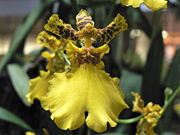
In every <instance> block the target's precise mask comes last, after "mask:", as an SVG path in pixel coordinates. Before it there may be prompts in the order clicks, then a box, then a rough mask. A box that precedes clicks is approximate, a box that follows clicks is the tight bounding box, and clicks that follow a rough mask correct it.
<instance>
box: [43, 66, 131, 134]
mask: <svg viewBox="0 0 180 135" xmlns="http://www.w3.org/2000/svg"><path fill="white" fill-rule="evenodd" d="M50 84H51V87H50V91H49V92H48V94H47V96H46V97H44V98H43V100H42V102H41V103H42V106H43V107H44V108H46V109H47V110H50V112H51V118H52V119H53V120H54V121H55V123H56V124H57V126H58V127H59V128H61V129H64V130H66V129H70V130H74V129H77V128H79V127H81V126H82V125H83V123H84V122H85V121H86V124H87V125H88V127H89V128H91V129H93V130H94V131H96V132H99V133H100V132H104V131H105V130H106V129H107V123H109V124H110V126H111V127H115V126H116V125H117V124H116V121H117V120H118V116H119V113H120V112H121V111H122V110H123V109H124V108H127V107H128V106H127V104H126V103H125V102H124V100H123V95H122V92H121V90H120V89H119V87H118V85H117V80H116V79H115V80H113V79H112V78H111V77H110V76H109V74H107V73H105V72H104V71H103V70H100V69H98V68H97V67H96V66H94V65H92V64H83V65H81V66H80V67H79V68H78V69H77V70H76V71H75V72H74V73H72V74H71V75H70V76H67V75H66V73H57V74H55V78H54V79H52V80H51V81H50ZM85 112H87V113H88V115H87V118H85Z"/></svg>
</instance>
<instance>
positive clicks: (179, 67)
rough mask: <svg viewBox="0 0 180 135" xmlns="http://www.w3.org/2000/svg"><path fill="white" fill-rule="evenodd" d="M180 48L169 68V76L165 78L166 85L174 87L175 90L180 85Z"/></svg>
mask: <svg viewBox="0 0 180 135" xmlns="http://www.w3.org/2000/svg"><path fill="white" fill-rule="evenodd" d="M179 60H180V49H178V50H177V51H176V55H175V56H174V58H173V61H172V64H171V66H170V68H169V71H168V73H167V76H166V78H165V85H166V86H167V87H170V88H172V89H173V90H175V89H177V87H178V86H179V85H180V81H179V80H180V62H179Z"/></svg>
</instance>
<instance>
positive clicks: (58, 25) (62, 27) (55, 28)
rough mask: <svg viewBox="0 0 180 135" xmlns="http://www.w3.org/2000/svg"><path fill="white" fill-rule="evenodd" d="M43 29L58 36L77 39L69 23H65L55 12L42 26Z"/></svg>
mask: <svg viewBox="0 0 180 135" xmlns="http://www.w3.org/2000/svg"><path fill="white" fill-rule="evenodd" d="M44 28H45V30H47V31H49V32H52V33H54V34H56V35H58V36H60V37H63V38H65V39H71V40H78V38H77V36H76V31H75V30H74V29H73V28H72V26H71V25H70V24H65V23H63V21H62V20H61V19H59V16H58V15H57V14H53V15H52V16H51V17H50V18H49V20H48V23H47V24H46V25H45V26H44Z"/></svg>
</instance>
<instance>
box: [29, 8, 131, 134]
mask: <svg viewBox="0 0 180 135" xmlns="http://www.w3.org/2000/svg"><path fill="white" fill-rule="evenodd" d="M76 20H77V21H76V23H77V28H78V30H77V31H76V30H74V29H73V28H72V27H71V25H70V24H65V23H63V21H62V20H60V19H59V17H58V15H56V14H54V15H52V16H51V17H50V19H49V21H48V24H46V25H45V29H46V30H47V31H49V32H50V33H53V34H55V35H56V36H59V37H60V38H64V39H66V40H67V41H68V42H67V43H66V45H65V48H64V50H63V51H62V52H65V53H66V55H67V58H68V60H69V61H70V63H71V69H70V70H68V71H64V72H59V71H58V68H60V67H59V65H60V64H59V63H58V62H57V61H56V60H58V59H57V58H56V57H55V55H56V53H55V52H57V51H58V49H57V48H56V47H57V46H58V45H59V41H56V38H54V37H52V36H50V35H48V34H47V33H43V34H40V36H39V38H38V39H39V40H38V42H39V43H40V44H41V45H43V46H45V47H47V48H49V49H50V50H51V51H52V53H48V52H45V53H43V56H44V57H46V58H47V59H48V65H47V69H48V72H47V73H49V72H50V74H49V75H48V74H47V76H45V74H44V75H42V76H40V77H39V78H37V79H36V80H37V81H34V83H33V84H32V87H31V90H30V93H29V96H28V97H29V101H31V102H32V101H33V99H34V98H38V99H39V100H40V102H41V105H42V107H43V108H44V109H45V110H49V111H50V112H51V118H52V120H54V121H55V123H56V125H57V126H58V127H59V128H61V129H64V130H66V129H70V130H75V129H77V128H79V127H81V126H82V125H83V124H84V123H86V124H87V126H88V127H89V128H91V129H92V130H94V131H96V132H98V133H100V132H104V131H105V130H106V129H107V124H108V123H109V124H110V126H111V127H115V126H116V125H117V120H118V116H119V114H120V112H121V111H122V110H123V109H125V108H128V105H127V104H126V103H125V101H124V95H123V92H122V91H121V89H120V88H119V86H118V83H119V79H118V78H111V77H110V75H109V74H108V73H106V72H105V71H104V63H103V62H102V57H103V56H104V55H105V54H106V53H108V52H109V47H108V45H107V44H105V45H102V46H100V47H98V48H95V47H93V43H94V42H105V43H108V42H110V40H111V39H112V38H114V37H115V36H116V35H117V34H119V33H120V32H121V31H123V30H126V29H127V24H126V22H125V19H124V18H123V17H122V16H121V15H120V14H118V15H117V17H116V18H115V19H114V21H112V22H111V23H110V24H109V25H108V26H107V27H105V28H103V29H97V28H94V22H93V21H92V18H91V16H90V15H89V13H88V12H87V11H85V10H81V11H80V12H79V14H78V15H77V16H76ZM52 40H53V41H52ZM58 40H59V39H58ZM70 40H71V41H70ZM50 41H52V42H50ZM77 42H81V43H84V46H83V47H81V48H79V47H77V46H76V45H75V44H74V43H77ZM58 48H59V47H58ZM54 53H55V54H54ZM52 59H55V61H52ZM56 64H57V65H56ZM52 69H55V70H52ZM43 83H46V86H45V85H44V86H42V84H43ZM44 87H46V89H45V90H43V89H44ZM41 88H42V89H41ZM38 89H40V91H39V90H38ZM41 90H42V91H41ZM37 91H38V92H37ZM43 93H44V94H43Z"/></svg>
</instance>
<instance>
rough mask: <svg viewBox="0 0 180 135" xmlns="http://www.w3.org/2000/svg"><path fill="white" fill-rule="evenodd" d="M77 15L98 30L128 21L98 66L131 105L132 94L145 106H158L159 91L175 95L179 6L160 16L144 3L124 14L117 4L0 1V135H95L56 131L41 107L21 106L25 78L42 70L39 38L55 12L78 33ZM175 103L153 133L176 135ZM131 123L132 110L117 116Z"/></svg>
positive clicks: (120, 133) (117, 134)
mask: <svg viewBox="0 0 180 135" xmlns="http://www.w3.org/2000/svg"><path fill="white" fill-rule="evenodd" d="M79 9H86V10H88V12H90V13H91V15H92V17H93V20H94V22H95V27H96V28H103V27H105V26H107V25H108V24H109V23H110V22H111V21H112V20H113V18H114V17H115V16H116V15H117V13H121V14H122V15H123V16H124V17H125V18H126V20H127V22H128V25H129V27H128V30H127V31H125V32H122V33H120V34H119V35H118V36H117V37H116V38H115V39H114V40H112V41H111V42H110V48H111V51H110V53H109V54H108V55H106V56H105V58H104V61H105V65H106V69H105V70H106V71H107V72H109V73H110V74H111V76H113V77H120V78H121V81H120V87H121V88H122V89H123V91H124V93H125V95H126V102H127V103H128V104H129V105H130V106H132V100H133V97H132V95H131V94H130V92H131V91H136V92H138V93H140V94H141V95H142V98H143V99H144V100H145V102H146V103H147V102H150V101H152V102H154V103H158V104H160V105H163V101H164V90H165V88H167V87H168V88H171V89H172V90H173V91H174V90H175V89H177V87H178V86H179V84H180V50H179V48H180V0H169V1H168V8H167V9H162V10H159V11H151V10H150V9H148V8H147V7H146V6H145V5H144V4H142V5H141V7H140V8H136V9H135V8H132V7H125V6H123V5H121V4H120V1H118V0H88V1H87V0H77V1H76V0H0V91H1V92H0V109H1V110H0V135H20V134H21V135H23V134H25V131H27V130H28V129H30V127H31V128H32V129H34V130H36V132H37V133H38V134H43V132H42V128H46V129H47V130H48V131H49V133H50V134H51V135H55V134H56V135H60V134H61V135H66V134H67V135H72V134H74V135H76V134H77V135H86V134H87V135H95V134H96V133H94V132H92V131H91V130H89V129H88V128H87V127H86V126H85V125H84V126H83V127H82V128H81V129H79V130H77V131H74V132H70V131H61V130H59V129H58V128H57V127H56V125H55V124H54V123H53V122H52V121H51V120H50V118H49V116H50V113H49V112H45V111H44V110H43V109H42V108H41V106H40V104H39V101H36V102H35V103H34V104H33V105H29V104H28V103H27V101H26V99H25V95H26V93H27V90H28V88H29V84H28V81H29V79H31V78H34V77H36V76H38V75H39V70H40V69H45V65H46V60H45V59H43V58H42V57H41V52H43V51H44V48H42V47H41V46H39V45H38V44H37V43H36V37H37V35H38V33H39V32H40V31H42V30H44V29H43V26H44V24H46V22H47V20H48V18H49V16H50V15H52V14H53V13H57V14H59V15H60V18H61V19H62V20H63V21H64V22H66V23H70V24H72V25H73V27H74V28H76V26H75V16H76V14H77V13H78V10H79ZM178 104H180V94H179V95H178V96H177V98H176V99H175V101H174V102H173V104H171V105H170V106H169V107H168V109H167V111H166V113H165V114H164V115H163V118H162V120H161V121H160V122H159V126H158V127H157V129H156V131H157V132H158V134H163V135H180V105H179V107H178ZM175 106H176V107H175ZM135 116H137V114H136V113H132V111H131V108H130V109H129V110H125V111H124V112H123V113H122V115H121V116H120V117H121V118H131V117H135ZM17 117H18V118H17ZM17 121H18V122H17ZM12 123H14V124H12ZM24 124H25V125H24ZM136 124H137V123H134V124H130V125H123V124H119V126H118V127H117V128H113V129H109V130H108V132H106V133H103V135H131V134H132V135H133V134H135V127H136Z"/></svg>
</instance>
